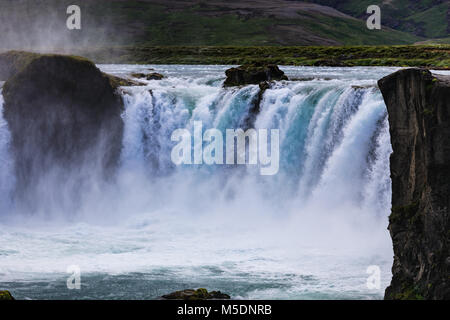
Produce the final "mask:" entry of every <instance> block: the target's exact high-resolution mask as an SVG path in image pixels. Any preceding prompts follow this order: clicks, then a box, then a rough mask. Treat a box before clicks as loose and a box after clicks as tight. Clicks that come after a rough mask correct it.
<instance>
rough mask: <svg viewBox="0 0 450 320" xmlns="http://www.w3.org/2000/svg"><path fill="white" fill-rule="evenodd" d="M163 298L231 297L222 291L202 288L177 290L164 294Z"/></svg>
mask: <svg viewBox="0 0 450 320" xmlns="http://www.w3.org/2000/svg"><path fill="white" fill-rule="evenodd" d="M162 298H163V299H166V300H227V299H230V296H229V295H227V294H225V293H222V292H220V291H211V292H208V290H206V289H204V288H200V289H197V290H194V289H186V290H181V291H175V292H172V293H169V294H166V295H163V296H162Z"/></svg>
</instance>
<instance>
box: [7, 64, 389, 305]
mask: <svg viewBox="0 0 450 320" xmlns="http://www.w3.org/2000/svg"><path fill="white" fill-rule="evenodd" d="M100 68H101V69H102V70H103V71H105V72H109V73H113V74H116V75H119V76H125V75H128V74H130V73H131V72H142V71H144V72H145V71H147V70H148V69H149V68H155V69H156V70H157V71H158V72H161V73H163V74H165V75H166V76H167V77H166V78H165V79H163V80H161V81H144V82H145V83H146V86H143V87H130V88H123V90H124V93H123V99H124V103H125V112H124V114H123V120H124V123H125V132H124V138H123V150H122V155H121V165H120V168H119V172H118V177H117V181H116V182H115V183H114V184H113V185H108V186H103V185H101V187H98V186H97V185H96V188H92V190H90V191H89V193H88V194H86V195H84V197H82V198H81V199H83V203H81V204H80V203H77V212H76V214H75V215H66V214H65V213H64V212H58V210H54V212H52V211H51V210H50V212H49V211H48V209H46V210H47V211H46V212H45V213H44V214H33V215H32V214H23V213H21V214H18V213H17V214H16V213H14V203H11V190H12V188H13V185H14V173H13V163H12V161H11V159H12V158H11V155H10V151H9V148H8V143H9V139H10V138H9V132H8V129H7V125H6V122H5V121H4V120H3V118H2V117H1V118H0V178H1V180H0V191H1V194H2V195H1V196H0V199H1V201H2V203H1V204H0V210H1V212H0V219H1V221H0V288H4V289H10V290H11V291H12V292H13V293H14V295H15V296H16V297H18V298H62V299H71V298H101V299H104V298H105V299H109V298H112V299H115V298H116V299H124V298H128V299H141V298H147V299H148V298H156V297H158V296H160V295H162V294H164V293H167V292H171V291H174V290H179V289H185V288H189V287H195V288H197V287H206V288H208V289H210V290H217V289H218V290H221V291H223V292H227V293H230V294H231V295H232V296H233V297H235V298H251V299H253V298H254V299H380V298H382V296H383V293H384V289H385V287H386V286H387V285H388V284H389V282H390V279H391V273H390V268H391V265H392V249H391V247H392V245H391V239H390V237H389V234H388V231H387V230H386V228H387V224H388V219H387V217H388V215H389V211H390V200H391V199H390V197H391V182H390V178H389V174H390V173H389V155H390V153H391V151H392V150H391V145H390V136H389V128H388V122H387V113H386V107H385V105H384V102H383V99H382V97H381V93H380V92H379V90H378V88H377V87H376V80H378V79H379V78H381V77H383V76H385V75H387V74H389V73H391V72H393V71H395V69H393V68H363V67H358V68H315V67H281V69H282V70H284V71H285V72H286V73H287V75H288V76H289V77H290V78H291V79H292V81H281V82H277V83H276V84H275V85H273V86H272V87H271V88H270V89H268V90H267V91H266V92H265V93H264V96H263V99H262V101H261V110H260V113H259V114H258V115H257V117H256V119H255V123H254V127H255V128H256V129H279V130H280V170H279V172H278V174H276V175H273V176H261V175H259V170H257V168H255V166H251V165H248V166H246V167H245V166H244V167H242V166H240V167H239V166H237V167H235V166H207V165H195V166H186V165H183V166H180V167H177V166H175V165H174V164H173V163H172V162H171V159H170V154H171V150H172V148H173V146H174V145H175V143H174V142H172V141H171V139H170V137H171V134H172V132H173V130H175V129H178V128H188V129H192V127H193V122H194V121H202V123H203V127H204V129H208V128H218V129H220V130H222V131H224V130H225V129H227V128H241V127H243V126H244V124H245V120H246V119H247V116H248V113H249V109H250V108H251V106H252V101H253V100H254V99H255V97H256V96H257V95H258V92H259V87H258V86H256V85H250V86H245V87H240V88H228V89H224V88H222V82H223V80H224V70H225V69H227V67H226V66H135V65H134V66H132V65H103V66H100ZM2 104H3V103H2V97H1V96H0V106H2ZM0 111H1V110H0ZM60 183H61V185H57V186H48V187H49V188H57V189H60V188H61V190H63V189H64V188H63V187H62V185H63V184H64V182H63V181H61V182H60ZM69 197H70V195H69ZM37 201H39V200H37ZM48 207H49V206H48V205H46V206H45V208H48ZM70 265H77V266H79V267H80V270H81V281H82V287H81V290H68V289H67V287H66V279H67V277H68V276H69V274H67V273H66V270H67V267H68V266H70ZM372 265H375V266H378V267H379V268H380V270H381V275H380V276H381V277H380V280H381V285H380V287H379V288H378V289H373V288H368V287H367V285H366V281H367V278H368V277H369V274H367V273H366V270H367V268H368V267H369V266H372Z"/></svg>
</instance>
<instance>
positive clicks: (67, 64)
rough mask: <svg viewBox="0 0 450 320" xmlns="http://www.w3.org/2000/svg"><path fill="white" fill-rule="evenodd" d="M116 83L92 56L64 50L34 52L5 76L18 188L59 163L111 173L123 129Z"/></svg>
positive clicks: (23, 190)
mask: <svg viewBox="0 0 450 320" xmlns="http://www.w3.org/2000/svg"><path fill="white" fill-rule="evenodd" d="M117 85H118V84H117V83H114V81H112V78H111V77H110V76H108V75H105V74H104V73H102V72H101V71H100V70H99V69H98V68H97V67H96V66H95V65H94V64H93V63H92V62H90V61H89V60H87V59H84V58H81V57H72V56H62V55H39V56H36V57H35V58H34V59H33V60H32V61H30V62H28V63H27V64H26V65H25V66H24V67H23V68H21V69H20V70H19V72H18V73H16V74H15V75H13V76H12V77H10V78H9V79H8V81H6V83H5V84H4V87H3V97H4V118H5V120H6V121H7V123H8V126H9V129H10V131H11V137H12V152H13V156H14V159H15V171H16V179H17V181H16V185H17V190H18V191H19V192H20V193H22V194H25V193H26V191H27V190H28V189H30V188H32V187H33V186H36V188H35V189H37V186H38V184H39V181H40V180H39V178H40V177H41V176H42V174H44V173H48V172H51V171H52V170H54V169H57V168H61V169H63V170H61V171H62V172H66V174H67V175H69V173H70V172H76V171H80V170H79V169H80V168H84V167H85V165H89V166H90V167H91V169H92V171H91V172H90V173H96V174H99V173H100V175H102V176H103V177H109V176H110V175H111V173H112V170H113V169H114V168H115V167H116V165H117V163H118V160H119V156H120V152H121V148H122V135H123V121H122V118H121V113H122V111H123V102H122V99H121V97H120V95H119V94H118V93H117V92H116V90H115V89H116V86H117ZM83 173H84V174H86V175H90V173H89V174H88V173H87V172H83ZM61 179H63V178H62V177H61ZM74 198H75V195H74Z"/></svg>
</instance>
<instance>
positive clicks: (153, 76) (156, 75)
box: [146, 72, 164, 80]
mask: <svg viewBox="0 0 450 320" xmlns="http://www.w3.org/2000/svg"><path fill="white" fill-rule="evenodd" d="M146 78H147V80H162V79H164V76H163V75H162V74H160V73H157V72H152V73H149V74H148V75H147V76H146Z"/></svg>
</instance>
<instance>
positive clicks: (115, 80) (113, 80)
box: [104, 73, 145, 88]
mask: <svg viewBox="0 0 450 320" xmlns="http://www.w3.org/2000/svg"><path fill="white" fill-rule="evenodd" d="M104 75H106V76H107V77H108V78H109V82H110V84H111V86H112V87H113V88H118V87H133V86H145V84H144V83H142V82H138V81H134V80H130V79H124V78H119V77H116V76H113V75H110V74H106V73H104Z"/></svg>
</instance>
